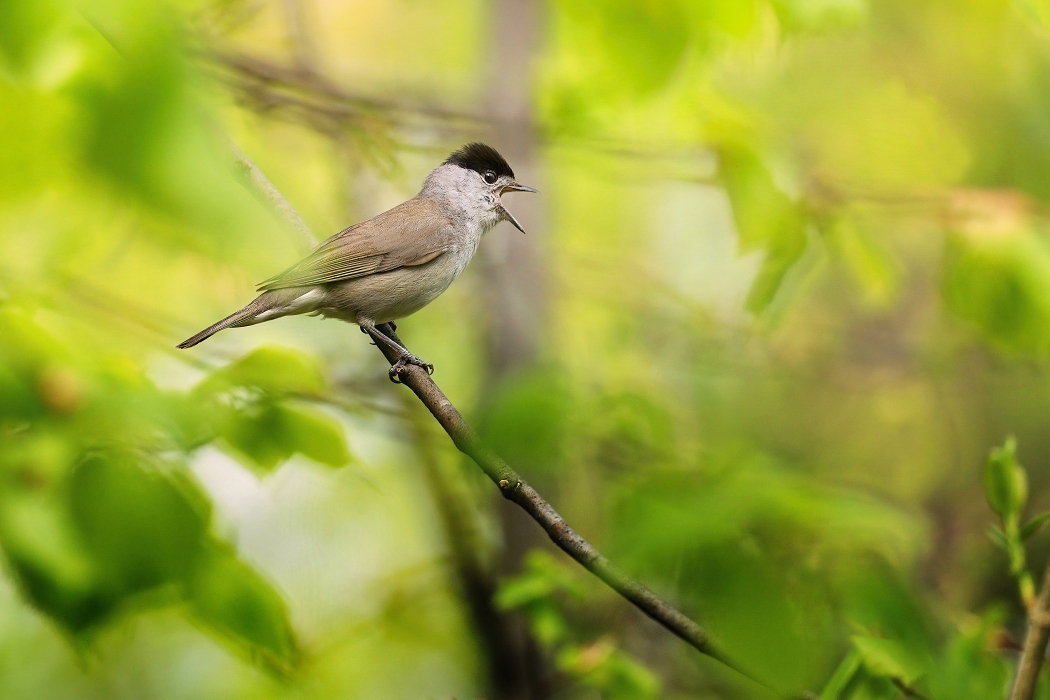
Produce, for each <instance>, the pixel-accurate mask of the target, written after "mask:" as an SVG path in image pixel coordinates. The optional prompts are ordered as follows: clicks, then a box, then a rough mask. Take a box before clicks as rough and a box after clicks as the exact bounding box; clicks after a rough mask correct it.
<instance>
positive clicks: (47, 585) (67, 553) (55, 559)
mask: <svg viewBox="0 0 1050 700" xmlns="http://www.w3.org/2000/svg"><path fill="white" fill-rule="evenodd" d="M0 542H2V544H3V548H4V554H5V555H6V558H7V563H8V565H9V566H10V569H11V571H12V573H13V574H14V575H15V577H16V579H17V581H18V583H19V585H20V588H21V589H22V592H23V594H24V595H25V596H26V598H28V599H29V601H30V602H31V603H32V604H33V605H34V606H36V607H37V608H38V609H40V610H41V611H42V612H43V613H45V614H46V615H48V616H50V617H51V618H52V619H54V620H55V621H56V622H58V623H59V624H61V625H62V626H63V627H65V628H66V629H68V630H69V631H71V632H73V633H77V632H79V631H81V630H84V629H86V628H88V627H90V626H92V625H94V624H96V623H97V622H98V621H99V620H101V619H102V618H103V617H105V616H106V615H108V614H110V612H111V611H112V610H113V608H114V607H115V606H116V604H117V602H118V596H117V595H115V594H114V593H113V592H111V591H107V590H104V589H102V588H101V587H100V586H99V581H98V575H97V568H96V566H95V565H94V563H93V562H92V561H91V560H90V559H89V557H88V556H87V555H86V554H85V552H84V551H83V549H82V547H81V546H80V544H79V542H78V541H77V539H76V534H75V532H74V531H73V527H72V524H71V523H70V521H69V518H68V517H67V514H66V512H65V510H64V509H63V508H61V507H59V506H56V505H55V504H54V503H50V502H47V501H45V500H44V499H40V498H37V497H8V498H6V499H4V502H3V506H2V508H0Z"/></svg>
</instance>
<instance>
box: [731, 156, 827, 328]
mask: <svg viewBox="0 0 1050 700" xmlns="http://www.w3.org/2000/svg"><path fill="white" fill-rule="evenodd" d="M721 172H722V180H723V182H724V183H725V187H726V192H727V194H728V195H729V200H730V203H731V204H732V206H733V217H734V218H735V220H736V228H737V235H738V237H739V239H740V248H741V250H743V251H748V250H754V249H756V248H760V249H764V250H765V252H766V255H765V258H764V259H763V260H762V266H761V268H760V269H759V272H758V276H757V277H756V278H755V281H754V283H753V284H752V286H751V291H750V292H749V294H748V299H747V307H748V310H750V311H751V312H753V313H759V312H761V311H763V310H764V309H765V308H766V307H767V306H769V304H770V302H772V301H773V297H775V296H776V294H777V292H778V291H779V289H780V286H781V283H782V282H783V281H784V277H785V276H786V275H787V273H788V271H789V270H790V269H791V267H792V266H793V265H794V264H795V263H797V262H798V261H799V260H800V259H801V258H802V254H803V253H804V252H805V250H806V225H807V218H808V217H807V215H806V212H805V209H804V207H803V206H802V205H801V204H800V203H798V202H795V201H793V200H792V199H791V198H790V197H788V196H787V195H786V194H785V193H784V192H782V191H781V190H780V189H779V188H778V187H777V186H776V184H775V183H774V181H773V177H772V175H771V174H770V173H769V171H768V170H767V169H766V167H765V166H764V165H763V164H762V161H761V160H760V159H759V157H758V156H757V155H756V154H755V153H753V152H751V151H749V150H747V149H744V148H727V149H725V150H724V151H723V152H722V169H721Z"/></svg>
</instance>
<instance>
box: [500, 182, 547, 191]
mask: <svg viewBox="0 0 1050 700" xmlns="http://www.w3.org/2000/svg"><path fill="white" fill-rule="evenodd" d="M504 192H532V193H533V194H539V193H540V191H539V190H534V189H532V188H531V187H526V186H525V185H519V184H518V183H516V182H514V181H513V180H511V181H510V182H508V183H507V184H506V185H504V186H503V189H502V190H501V191H500V194H503V193H504Z"/></svg>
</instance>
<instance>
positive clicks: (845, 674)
mask: <svg viewBox="0 0 1050 700" xmlns="http://www.w3.org/2000/svg"><path fill="white" fill-rule="evenodd" d="M862 661H863V659H862V657H861V654H860V652H859V651H857V650H856V649H853V650H851V651H850V652H849V653H848V654H846V658H844V659H843V660H842V663H840V664H839V665H838V667H837V668H836V669H835V672H834V673H833V674H831V678H829V679H828V682H827V685H825V686H824V690H822V691H821V692H820V700H839V698H841V697H842V694H843V693H844V692H845V690H846V688H847V687H848V686H849V684H850V683H851V682H852V681H853V678H854V676H856V675H857V671H859V670H860V668H861V664H862Z"/></svg>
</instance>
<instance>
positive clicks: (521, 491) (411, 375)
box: [376, 324, 768, 687]
mask: <svg viewBox="0 0 1050 700" xmlns="http://www.w3.org/2000/svg"><path fill="white" fill-rule="evenodd" d="M378 328H379V329H380V330H381V332H383V333H384V334H385V335H387V336H388V337H389V338H391V339H392V340H394V341H395V342H397V343H398V344H399V345H401V346H402V347H404V344H403V343H402V342H401V340H400V338H398V337H397V334H396V333H395V332H394V331H393V329H392V328H391V327H390V325H389V324H382V325H381V326H378ZM376 347H378V348H379V350H380V351H381V352H382V353H383V355H384V356H385V357H386V359H387V360H388V361H389V362H390V363H391V364H394V363H395V362H396V361H397V359H398V354H397V351H396V350H393V349H392V348H390V347H387V346H386V345H384V344H382V343H377V344H376ZM398 378H399V379H400V380H401V383H402V384H404V385H405V386H407V387H408V388H409V389H411V390H412V392H413V393H414V394H415V395H416V396H417V397H418V398H419V400H420V401H421V402H422V403H423V405H424V406H426V407H427V410H429V411H430V413H431V414H432V415H433V416H434V418H436V419H437V421H438V423H440V424H441V427H442V428H444V429H445V432H446V433H448V436H449V437H450V438H452V442H454V443H455V445H456V447H457V448H458V449H459V451H460V452H462V453H463V454H465V455H467V456H468V457H470V458H471V459H472V460H474V462H475V463H476V464H477V465H478V466H479V467H481V470H482V471H483V472H485V475H486V476H488V477H489V479H491V480H492V482H493V483H494V484H496V486H497V487H498V488H499V490H500V493H501V494H503V497H504V498H506V499H507V500H509V501H513V502H514V503H516V504H517V505H519V506H520V507H521V508H522V510H524V511H525V512H526V513H528V514H529V516H530V517H531V518H532V519H533V520H535V521H536V522H537V523H538V524H539V525H540V527H542V528H543V529H544V531H546V533H547V535H548V536H550V538H551V540H552V541H553V542H554V544H556V545H557V546H558V547H559V548H560V549H561V550H562V551H564V552H565V553H566V554H568V555H569V556H570V557H572V558H573V559H575V560H576V561H577V562H578V563H579V564H581V565H582V566H583V567H584V568H585V569H587V570H588V571H590V572H591V573H592V574H594V575H595V576H597V577H598V578H600V579H601V580H602V581H604V582H605V583H606V584H608V586H609V587H610V588H612V589H613V590H614V591H616V592H617V593H619V594H620V595H621V596H623V597H624V598H626V599H627V600H628V601H630V602H631V603H633V604H634V605H635V606H637V607H638V608H639V609H640V610H641V611H642V612H644V613H645V614H646V615H648V616H649V617H651V618H652V619H653V620H655V621H656V622H658V623H660V624H661V625H663V626H664V627H665V628H666V629H667V630H669V631H670V632H672V633H674V634H675V635H677V636H678V637H680V638H681V639H683V640H684V641H685V642H687V643H688V644H689V645H690V646H692V647H693V648H695V649H696V650H697V651H699V652H701V653H702V654H705V655H707V656H710V657H711V658H713V659H716V660H718V661H721V662H722V663H723V664H725V665H726V666H729V667H730V668H732V669H734V670H736V671H738V672H739V673H741V674H743V675H744V676H746V677H748V678H750V679H751V680H753V681H755V682H756V683H759V684H760V685H765V684H764V683H762V682H761V681H758V680H757V679H756V678H755V677H754V676H753V675H751V674H749V673H748V672H746V671H745V670H744V669H743V668H742V667H741V666H740V665H739V664H738V663H737V662H736V661H734V660H732V659H731V658H730V657H729V656H728V654H727V653H726V651H725V650H724V649H723V648H722V647H721V646H720V645H719V643H718V642H717V641H716V640H715V639H714V637H713V636H712V635H711V634H710V633H709V632H708V631H707V630H705V629H704V628H702V627H701V626H700V625H698V624H697V623H696V622H694V621H693V620H692V619H690V618H689V617H687V616H686V615H685V614H684V613H682V612H681V611H680V610H678V609H677V608H675V607H673V606H672V605H670V604H669V603H667V602H666V601H664V600H663V599H662V598H660V597H659V596H658V595H656V594H655V593H653V592H652V591H651V590H649V589H648V588H646V587H645V586H643V585H642V584H641V583H639V582H637V581H635V580H634V579H632V578H631V577H630V576H628V575H627V574H625V573H624V572H623V571H621V570H620V569H619V568H617V567H616V565H614V564H613V563H612V562H611V561H609V560H608V559H606V558H605V557H604V556H602V554H601V553H600V552H599V551H598V550H597V549H595V548H594V546H592V545H591V544H590V543H589V542H588V541H587V540H585V539H583V538H582V537H580V535H578V534H577V533H576V531H575V530H573V529H572V528H571V527H570V526H569V524H568V523H567V522H565V519H564V518H562V517H561V515H559V514H558V512H557V511H556V510H554V508H553V506H551V504H550V503H548V502H547V501H546V500H545V499H544V498H543V497H542V496H541V495H540V494H539V493H537V491H536V490H535V489H534V488H532V486H530V485H529V484H528V483H527V482H526V481H525V480H524V479H522V478H521V476H519V475H518V473H517V472H515V471H514V470H513V469H512V468H511V467H510V465H508V464H507V463H506V462H504V461H503V459H502V458H501V457H500V456H499V455H497V454H496V453H495V452H493V451H492V449H491V448H489V447H488V446H487V445H485V443H483V442H482V441H481V438H480V437H478V434H477V432H475V431H474V429H473V428H472V427H471V426H470V424H469V423H467V421H466V420H465V419H464V418H463V416H462V414H460V412H459V411H458V410H457V409H456V407H455V406H453V405H452V402H451V401H449V400H448V397H447V396H445V394H444V392H442V391H441V389H440V388H439V387H438V385H437V384H435V383H434V380H433V379H431V378H430V375H429V374H427V372H426V370H425V369H423V368H422V367H418V366H416V365H407V366H404V367H403V369H401V370H400V371H399V372H398ZM767 687H768V686H767Z"/></svg>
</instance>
